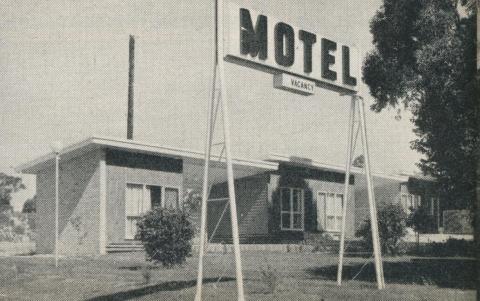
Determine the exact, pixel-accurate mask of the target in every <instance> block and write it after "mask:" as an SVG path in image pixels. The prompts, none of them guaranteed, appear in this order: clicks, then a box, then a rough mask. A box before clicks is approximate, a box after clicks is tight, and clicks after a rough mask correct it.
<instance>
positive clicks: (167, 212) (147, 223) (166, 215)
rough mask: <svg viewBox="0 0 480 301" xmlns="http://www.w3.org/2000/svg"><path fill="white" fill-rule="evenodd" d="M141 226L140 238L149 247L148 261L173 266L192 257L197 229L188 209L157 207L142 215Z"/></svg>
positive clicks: (139, 227) (139, 223) (147, 248)
mask: <svg viewBox="0 0 480 301" xmlns="http://www.w3.org/2000/svg"><path fill="white" fill-rule="evenodd" d="M137 227H138V230H137V239H140V240H141V241H142V243H143V245H144V247H145V252H146V253H147V260H149V261H153V262H155V263H162V264H163V265H164V266H166V267H173V266H175V265H178V264H182V263H184V262H185V260H186V258H187V256H191V253H192V241H191V240H192V238H193V236H194V229H193V225H192V223H191V222H190V220H189V218H188V215H187V214H186V213H185V212H184V211H181V210H176V209H167V208H160V207H158V208H154V209H153V210H151V211H149V212H147V213H146V214H145V215H144V216H143V217H142V219H141V220H140V221H139V222H138V224H137Z"/></svg>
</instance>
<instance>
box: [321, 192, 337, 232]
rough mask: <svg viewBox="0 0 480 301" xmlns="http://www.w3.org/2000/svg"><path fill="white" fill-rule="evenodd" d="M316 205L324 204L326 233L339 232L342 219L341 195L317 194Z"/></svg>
mask: <svg viewBox="0 0 480 301" xmlns="http://www.w3.org/2000/svg"><path fill="white" fill-rule="evenodd" d="M317 201H318V204H321V203H322V202H324V204H325V229H326V230H327V231H335V232H336V231H341V230H342V219H343V194H340V193H331V192H319V193H318V199H317Z"/></svg>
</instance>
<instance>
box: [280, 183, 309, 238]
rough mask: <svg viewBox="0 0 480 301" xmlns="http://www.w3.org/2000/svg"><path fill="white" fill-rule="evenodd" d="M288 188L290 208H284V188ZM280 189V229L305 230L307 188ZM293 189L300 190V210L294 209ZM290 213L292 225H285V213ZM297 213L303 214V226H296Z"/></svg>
mask: <svg viewBox="0 0 480 301" xmlns="http://www.w3.org/2000/svg"><path fill="white" fill-rule="evenodd" d="M286 189H288V191H289V195H290V196H289V205H290V208H289V210H288V211H287V210H283V190H286ZM279 190H280V204H279V205H280V230H282V231H304V230H305V190H304V189H302V188H296V187H279ZM293 191H300V207H301V208H300V212H298V211H294V210H293ZM284 214H289V221H290V227H288V228H287V227H284V226H283V215H284ZM295 214H300V216H301V227H300V228H295V227H294V221H295V219H294V216H295Z"/></svg>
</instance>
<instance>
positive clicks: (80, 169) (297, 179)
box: [18, 137, 441, 255]
mask: <svg viewBox="0 0 480 301" xmlns="http://www.w3.org/2000/svg"><path fill="white" fill-rule="evenodd" d="M59 156H60V161H59V253H60V254H64V255H92V254H106V253H107V252H119V251H133V250H140V249H141V245H140V243H139V242H138V241H136V240H135V233H136V221H137V220H138V219H139V218H140V217H141V216H142V214H144V213H145V212H147V211H148V210H150V209H151V208H153V207H157V206H161V207H169V208H181V207H182V206H183V204H184V199H185V197H184V196H185V195H187V194H191V192H198V193H200V192H201V185H202V183H201V182H202V174H203V165H204V159H203V158H204V157H203V156H204V154H203V153H202V152H198V151H192V150H186V149H178V148H173V147H166V146H161V145H155V144H150V143H143V142H140V141H135V140H127V139H118V138H108V137H90V138H88V139H86V140H84V141H81V142H79V143H76V144H73V145H69V146H67V147H65V148H63V149H62V150H61V152H60V154H59ZM211 166H212V167H211V177H210V179H211V183H212V184H213V185H212V190H211V194H210V198H209V200H208V221H207V227H208V234H209V238H212V239H211V241H212V242H223V243H230V242H231V228H230V218H229V216H230V213H229V212H228V208H227V209H225V204H226V202H227V201H228V200H227V199H226V197H227V185H226V183H225V182H226V172H225V168H226V165H225V162H224V161H223V160H219V159H218V158H216V157H212V163H211ZM233 166H234V174H235V192H236V197H237V212H238V221H239V231H240V242H241V243H242V244H287V243H288V244H296V243H305V242H306V243H308V240H309V239H312V237H313V238H314V237H315V236H318V235H325V234H328V235H330V236H331V237H332V238H333V239H338V235H339V233H340V231H341V222H342V206H343V204H344V202H345V200H344V198H343V190H344V177H345V170H344V167H341V166H336V165H330V164H327V163H323V162H321V161H316V160H312V159H306V158H300V157H294V156H286V155H278V154H272V155H270V156H269V157H268V158H265V160H247V159H241V158H234V160H233ZM18 170H19V171H20V172H22V173H25V174H33V175H36V182H37V185H36V187H37V192H36V193H37V200H38V201H37V214H36V223H37V236H36V237H37V240H36V247H37V252H38V253H52V252H53V250H54V239H55V230H54V229H55V218H54V216H55V215H54V214H55V154H50V155H46V156H43V157H40V158H38V159H35V160H33V161H31V162H27V163H25V164H23V165H21V166H19V167H18ZM373 180H374V185H375V188H374V189H375V194H376V202H377V207H379V206H381V205H382V204H386V203H392V202H399V203H401V204H402V205H403V206H404V208H405V209H406V210H408V209H407V208H409V207H416V206H426V207H427V208H428V210H429V212H431V214H432V216H433V217H434V218H432V220H434V221H435V222H434V223H433V224H432V227H431V231H432V232H438V229H439V226H441V220H440V216H441V214H440V211H441V208H439V206H438V202H437V201H436V198H435V196H434V193H433V184H434V183H433V181H432V179H430V178H427V177H416V176H407V175H383V174H375V173H374V175H373ZM349 184H350V186H349V187H350V193H349V199H348V202H347V204H348V205H347V206H348V208H347V216H346V219H347V222H346V224H347V229H346V236H347V239H354V233H355V230H356V229H358V227H359V226H360V224H361V223H362V222H363V220H365V218H367V217H368V199H367V193H366V185H365V177H364V176H363V174H362V171H361V170H360V169H358V168H353V174H352V176H351V177H350V181H349ZM430 187H432V188H430ZM198 216H199V212H194V213H193V214H192V219H193V222H194V223H195V224H196V225H198V224H199V218H198ZM212 234H213V237H211V236H212ZM195 243H198V240H195Z"/></svg>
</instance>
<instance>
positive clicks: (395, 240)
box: [356, 204, 407, 255]
mask: <svg viewBox="0 0 480 301" xmlns="http://www.w3.org/2000/svg"><path fill="white" fill-rule="evenodd" d="M377 219H378V234H379V236H380V244H381V247H382V253H383V254H390V255H397V254H398V252H399V247H400V241H401V239H402V238H403V237H404V236H405V235H406V234H407V225H406V224H407V214H406V213H405V211H404V210H403V208H402V206H400V205H399V204H388V205H385V206H383V207H381V208H380V209H379V210H378V216H377ZM356 235H357V236H361V237H363V241H364V243H365V247H366V248H367V249H369V250H371V249H372V248H373V244H372V228H371V223H370V219H367V220H365V222H364V223H363V224H362V225H361V226H360V228H359V229H358V230H357V232H356Z"/></svg>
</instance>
